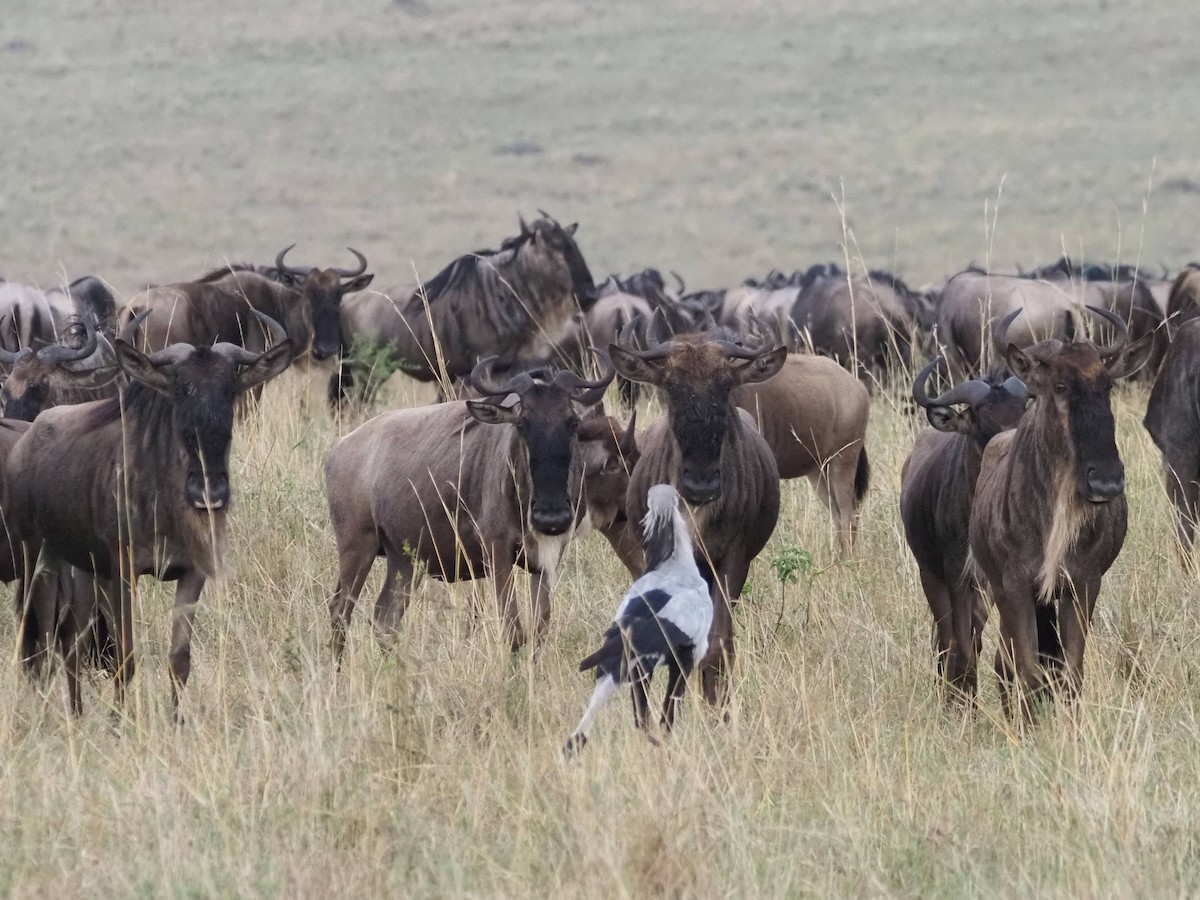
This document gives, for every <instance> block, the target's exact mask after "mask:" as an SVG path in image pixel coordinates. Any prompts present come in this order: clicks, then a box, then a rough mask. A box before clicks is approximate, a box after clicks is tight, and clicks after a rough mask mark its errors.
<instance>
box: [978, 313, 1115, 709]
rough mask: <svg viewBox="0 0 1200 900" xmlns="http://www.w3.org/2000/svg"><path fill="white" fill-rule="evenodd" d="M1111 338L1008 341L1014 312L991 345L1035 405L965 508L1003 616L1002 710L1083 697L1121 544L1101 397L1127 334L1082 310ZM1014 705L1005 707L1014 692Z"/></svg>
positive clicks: (984, 470)
mask: <svg viewBox="0 0 1200 900" xmlns="http://www.w3.org/2000/svg"><path fill="white" fill-rule="evenodd" d="M1090 309H1091V310H1092V312H1094V313H1095V314H1096V315H1098V316H1101V317H1103V318H1104V319H1106V320H1108V322H1109V323H1110V324H1111V325H1112V327H1113V329H1114V330H1115V332H1116V338H1115V339H1114V342H1113V344H1112V345H1111V346H1108V347H1097V345H1096V344H1094V343H1092V342H1091V341H1072V342H1070V343H1063V342H1062V341H1059V340H1048V341H1039V342H1038V343H1036V344H1033V345H1032V346H1029V347H1027V348H1025V349H1023V350H1022V349H1021V348H1019V347H1017V346H1016V345H1015V344H1013V343H1010V342H1008V340H1007V336H1006V332H1007V330H1008V326H1009V323H1011V322H1012V320H1013V319H1014V318H1016V317H1017V315H1018V314H1019V313H1020V310H1019V309H1018V310H1014V311H1013V312H1011V313H1009V314H1008V315H1007V316H1005V317H1004V318H1003V319H1002V320H1001V321H1000V322H999V323H998V324H997V326H996V330H995V338H994V339H995V342H996V345H997V347H1003V348H1004V354H1003V355H1004V358H1005V360H1006V361H1007V363H1008V366H1009V368H1010V369H1012V371H1013V372H1014V373H1015V374H1016V375H1017V377H1019V378H1020V379H1021V380H1022V381H1023V382H1024V383H1025V385H1026V387H1027V388H1028V390H1029V393H1030V395H1031V396H1032V397H1033V403H1032V404H1031V405H1030V407H1029V409H1028V410H1027V411H1026V413H1025V415H1024V417H1022V419H1021V422H1020V424H1018V425H1017V427H1016V429H1014V430H1013V431H1006V432H1004V433H1003V434H1000V435H997V436H996V437H994V438H993V439H992V441H991V443H989V444H988V446H987V449H986V450H984V452H983V461H982V462H981V464H980V470H979V479H978V481H977V482H976V487H975V502H974V504H973V505H972V508H971V526H970V535H971V555H972V558H973V559H974V561H975V564H976V565H977V566H978V567H979V570H980V571H981V572H982V574H983V576H984V579H985V580H986V582H987V589H988V593H989V595H990V596H991V599H992V600H993V602H994V603H995V604H996V609H997V611H998V612H999V615H1000V650H999V651H997V654H996V673H997V675H998V676H999V677H1000V686H1001V698H1002V700H1003V701H1004V708H1005V711H1006V712H1007V713H1008V714H1009V715H1012V714H1013V713H1014V703H1018V704H1019V705H1020V706H1021V707H1022V708H1023V709H1024V711H1025V714H1026V717H1032V706H1031V705H1030V704H1031V701H1032V699H1033V698H1034V697H1036V696H1037V695H1039V694H1042V693H1044V692H1045V691H1047V690H1048V689H1049V688H1051V687H1057V688H1059V689H1061V690H1062V691H1063V692H1064V694H1065V696H1066V697H1067V698H1068V699H1070V698H1073V697H1075V696H1077V695H1078V694H1079V692H1080V690H1081V688H1082V686H1083V654H1084V647H1085V645H1086V642H1087V632H1088V628H1089V626H1090V624H1091V620H1092V610H1093V608H1094V607H1095V604H1096V597H1097V596H1098V595H1099V593H1100V583H1101V580H1102V578H1103V576H1104V573H1105V572H1107V571H1108V569H1109V567H1110V566H1111V565H1112V564H1113V561H1114V560H1115V559H1116V558H1117V554H1118V553H1120V551H1121V546H1122V544H1123V543H1124V541H1125V528H1126V519H1127V507H1126V503H1125V467H1124V466H1123V465H1122V463H1121V457H1120V455H1119V454H1118V452H1117V442H1116V427H1115V423H1114V421H1113V414H1112V409H1111V407H1110V405H1109V394H1110V392H1111V390H1112V384H1113V376H1114V374H1116V373H1117V370H1115V369H1114V371H1113V372H1110V371H1109V369H1108V368H1107V366H1110V365H1112V366H1115V364H1116V363H1117V361H1118V360H1120V359H1121V358H1122V356H1123V354H1122V350H1123V348H1124V346H1125V344H1126V342H1127V341H1128V338H1129V335H1128V331H1127V329H1126V327H1125V323H1124V322H1123V321H1122V320H1121V318H1120V316H1117V315H1116V314H1115V313H1112V312H1110V311H1109V310H1106V309H1101V308H1100V307H1090ZM1014 691H1015V692H1016V694H1017V696H1016V697H1014V696H1013V692H1014Z"/></svg>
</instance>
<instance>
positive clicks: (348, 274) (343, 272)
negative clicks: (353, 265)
mask: <svg viewBox="0 0 1200 900" xmlns="http://www.w3.org/2000/svg"><path fill="white" fill-rule="evenodd" d="M292 246H293V247H294V246H295V244H293V245H292ZM289 249H290V248H289ZM346 249H347V250H349V251H350V252H351V253H353V254H354V255H355V256H357V257H358V269H357V270H355V271H351V270H350V269H338V268H335V269H334V270H333V271H335V272H337V274H338V277H340V278H357V277H358V276H359V275H362V274H363V273H364V272H366V271H367V258H366V257H365V256H363V255H362V254H361V253H359V252H358V251H357V250H355V249H354V248H353V247H347V248H346Z"/></svg>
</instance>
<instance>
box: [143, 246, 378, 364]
mask: <svg viewBox="0 0 1200 900" xmlns="http://www.w3.org/2000/svg"><path fill="white" fill-rule="evenodd" d="M293 246H294V245H293ZM288 250H291V247H287V248H285V249H283V250H281V251H280V252H279V253H278V254H277V255H276V257H275V266H274V267H270V268H265V267H264V269H263V271H262V272H260V271H257V270H256V269H255V267H254V266H250V265H246V264H241V263H239V264H235V265H230V266H225V267H222V268H218V269H214V270H213V271H211V272H208V273H207V274H205V275H202V276H201V277H200V278H198V279H196V280H195V281H186V282H180V283H178V284H170V285H163V286H159V287H152V288H149V289H147V290H146V291H144V292H142V293H141V294H138V295H137V296H136V297H134V298H132V299H131V300H130V301H129V303H128V304H127V305H126V306H125V307H124V308H123V309H122V310H121V325H122V327H124V326H125V325H127V324H128V323H129V322H130V321H131V320H132V319H134V318H135V317H136V316H137V315H138V314H139V313H142V312H145V311H147V310H150V311H153V312H154V315H153V316H151V317H150V318H149V319H148V320H147V321H146V322H145V324H143V325H142V326H141V328H140V330H139V332H140V333H139V334H138V335H137V343H138V345H139V346H140V347H141V348H142V349H143V350H145V351H147V352H151V351H155V350H160V349H162V348H163V347H168V346H170V345H172V344H180V343H182V344H192V345H194V346H197V347H200V346H206V345H212V344H214V343H228V344H237V345H239V346H242V347H245V348H246V349H248V350H259V351H261V350H262V349H263V347H265V346H266V345H265V340H266V334H265V332H264V330H263V327H262V326H261V325H260V324H259V323H258V320H257V319H256V317H255V316H254V315H253V313H255V312H258V313H262V314H264V315H266V316H268V317H270V318H271V319H273V320H274V321H276V322H279V323H280V324H281V325H282V326H283V328H284V331H286V332H287V335H288V337H289V338H290V340H291V347H292V352H293V356H294V357H299V356H301V355H302V354H304V353H306V352H308V351H309V350H311V352H312V355H313V357H314V358H316V359H326V358H328V357H331V356H334V355H336V354H337V353H338V351H339V349H340V348H341V319H340V312H339V311H340V308H341V305H342V302H343V298H344V297H345V296H346V295H347V294H350V293H353V292H356V291H361V290H362V289H363V288H365V287H366V286H367V285H369V284H370V283H371V279H372V278H373V277H374V276H373V275H372V274H370V273H368V272H367V271H366V268H367V261H366V259H365V258H364V257H363V255H362V254H361V253H359V252H358V251H357V250H354V249H352V248H350V252H351V253H353V254H354V255H355V256H356V257H358V261H359V267H358V268H357V269H354V270H351V269H340V268H336V267H335V268H329V269H316V268H311V267H303V268H294V267H291V266H288V265H287V263H286V262H284V257H285V256H286V254H287V252H288Z"/></svg>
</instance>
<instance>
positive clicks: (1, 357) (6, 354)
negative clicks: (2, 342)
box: [0, 347, 33, 366]
mask: <svg viewBox="0 0 1200 900" xmlns="http://www.w3.org/2000/svg"><path fill="white" fill-rule="evenodd" d="M31 355H33V348H32V347H22V348H21V349H20V350H15V351H14V350H5V349H4V348H3V347H0V363H3V364H4V365H6V366H15V365H16V364H17V363H19V362H20V361H21V360H23V359H24V358H25V357H27V356H31Z"/></svg>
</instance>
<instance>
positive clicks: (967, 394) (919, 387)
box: [912, 356, 1024, 409]
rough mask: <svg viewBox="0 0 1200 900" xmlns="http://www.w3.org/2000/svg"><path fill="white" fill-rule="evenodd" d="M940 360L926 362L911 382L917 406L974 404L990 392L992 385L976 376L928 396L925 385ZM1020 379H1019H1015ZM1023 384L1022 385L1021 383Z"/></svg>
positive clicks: (926, 407)
mask: <svg viewBox="0 0 1200 900" xmlns="http://www.w3.org/2000/svg"><path fill="white" fill-rule="evenodd" d="M941 362H942V357H940V356H939V357H937V358H935V359H934V360H933V362H931V363H928V364H927V365H926V366H925V368H923V369H921V371H920V373H918V375H917V380H916V381H914V382H913V390H912V397H913V400H915V401H916V402H917V405H918V406H921V407H924V408H925V409H931V408H934V407H938V406H957V405H959V404H962V405H965V406H974V405H975V404H976V403H978V402H979V401H981V400H983V399H984V398H985V397H987V396H988V395H989V394H990V393H991V392H992V386H991V385H990V384H988V383H987V382H986V381H982V380H980V379H978V378H973V379H971V380H970V381H964V382H963V383H962V384H957V385H955V386H954V387H952V388H950V390H948V391H946V393H944V394H942V395H941V396H940V397H933V398H930V396H929V392H928V391H927V390H926V389H925V385H926V384H927V383H928V381H929V376H930V375H931V374H933V370H934V369H935V368H937V366H938V365H939V364H940V363H941ZM1017 380H1018V381H1020V379H1017ZM1022 386H1024V385H1022Z"/></svg>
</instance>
